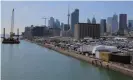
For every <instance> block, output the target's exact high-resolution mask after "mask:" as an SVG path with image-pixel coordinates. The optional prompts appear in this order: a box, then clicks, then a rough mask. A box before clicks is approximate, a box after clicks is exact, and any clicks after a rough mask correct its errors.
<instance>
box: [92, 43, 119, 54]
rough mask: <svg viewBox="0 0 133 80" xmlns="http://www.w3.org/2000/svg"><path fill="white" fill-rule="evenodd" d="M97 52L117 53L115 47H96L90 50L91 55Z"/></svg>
mask: <svg viewBox="0 0 133 80" xmlns="http://www.w3.org/2000/svg"><path fill="white" fill-rule="evenodd" d="M98 50H108V51H109V52H118V49H117V47H115V46H105V45H98V46H94V48H93V49H92V53H93V54H95V53H96V51H98Z"/></svg>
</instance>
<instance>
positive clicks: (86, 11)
mask: <svg viewBox="0 0 133 80" xmlns="http://www.w3.org/2000/svg"><path fill="white" fill-rule="evenodd" d="M68 4H69V5H70V13H72V12H73V11H74V10H75V9H76V8H77V9H79V22H84V23H86V21H87V18H89V19H90V20H92V18H93V17H95V19H96V22H97V23H100V20H101V19H107V17H112V16H113V15H114V14H115V13H116V14H117V15H118V16H119V14H121V13H125V14H127V19H128V20H133V11H132V9H131V7H133V5H132V4H133V2H123V1H122V2H116V1H115V2H114V1H112V2H109V1H108V2H93V1H91V2H90V1H87V2H86V1H82V2H81V1H80V2H78V1H70V2H68V1H67V2H66V1H65V2H61V1H57V2H54V1H53V2H48V1H47V2H46V1H43V2H37V1H36V2H32V1H28V2H27V1H22V2H21V1H20V2H17V1H12V2H9V1H8V2H2V10H1V11H2V12H1V19H2V21H1V22H2V23H1V24H2V28H4V27H5V28H6V33H7V32H9V31H10V24H11V11H12V9H13V8H15V29H14V31H15V33H16V29H17V28H19V29H20V32H23V31H24V27H26V26H29V25H44V20H42V19H41V18H42V17H54V19H58V20H59V21H60V22H61V23H62V22H63V23H64V24H67V14H68ZM7 5H10V6H7ZM124 5H125V6H124ZM70 20H71V19H70ZM47 25H48V20H47ZM2 32H3V31H2Z"/></svg>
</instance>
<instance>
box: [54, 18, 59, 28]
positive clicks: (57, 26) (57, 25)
mask: <svg viewBox="0 0 133 80" xmlns="http://www.w3.org/2000/svg"><path fill="white" fill-rule="evenodd" d="M55 27H56V28H60V21H59V20H58V19H56V21H55Z"/></svg>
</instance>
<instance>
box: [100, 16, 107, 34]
mask: <svg viewBox="0 0 133 80" xmlns="http://www.w3.org/2000/svg"><path fill="white" fill-rule="evenodd" d="M105 32H106V19H101V21H100V35H101V36H103V35H104V33H105Z"/></svg>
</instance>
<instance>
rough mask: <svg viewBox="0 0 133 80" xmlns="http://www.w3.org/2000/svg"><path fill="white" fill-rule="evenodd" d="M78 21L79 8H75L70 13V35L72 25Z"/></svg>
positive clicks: (72, 28) (72, 29)
mask: <svg viewBox="0 0 133 80" xmlns="http://www.w3.org/2000/svg"><path fill="white" fill-rule="evenodd" d="M78 22H79V9H75V11H74V12H73V13H71V31H72V36H74V25H75V24H77V23H78Z"/></svg>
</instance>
